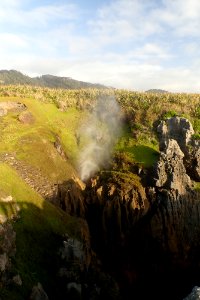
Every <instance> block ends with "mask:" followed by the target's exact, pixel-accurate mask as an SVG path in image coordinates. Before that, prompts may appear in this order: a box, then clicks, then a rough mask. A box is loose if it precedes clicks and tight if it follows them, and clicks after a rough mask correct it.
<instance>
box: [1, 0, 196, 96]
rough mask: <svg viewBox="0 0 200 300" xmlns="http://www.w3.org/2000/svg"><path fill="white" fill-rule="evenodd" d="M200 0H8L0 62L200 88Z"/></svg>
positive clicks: (139, 86) (136, 83) (91, 77)
mask: <svg viewBox="0 0 200 300" xmlns="http://www.w3.org/2000/svg"><path fill="white" fill-rule="evenodd" d="M199 49H200V1H199V0H101V1H100V0H85V1H84V0H74V1H70V0H65V1H64V0H57V1H52V0H43V1H42V0H41V1H38V0H1V3H0V69H16V70H19V71H22V72H23V73H25V74H27V75H30V76H36V75H42V74H53V75H58V76H67V77H72V78H74V79H78V80H82V81H89V82H98V83H102V84H105V85H108V86H113V87H116V88H125V89H131V90H138V91H144V90H147V89H150V88H161V89H165V90H168V91H172V92H173V91H174V92H200V55H199V52H200V51H199Z"/></svg>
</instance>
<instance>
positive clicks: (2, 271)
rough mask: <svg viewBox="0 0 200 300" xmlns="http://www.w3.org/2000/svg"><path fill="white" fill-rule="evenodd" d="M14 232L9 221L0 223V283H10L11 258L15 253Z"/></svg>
mask: <svg viewBox="0 0 200 300" xmlns="http://www.w3.org/2000/svg"><path fill="white" fill-rule="evenodd" d="M15 240H16V233H15V232H14V230H13V227H12V225H11V224H10V223H4V224H0V285H1V286H3V285H5V284H8V283H10V282H11V281H12V280H11V278H10V270H11V258H13V257H14V256H15V253H16V245H15Z"/></svg>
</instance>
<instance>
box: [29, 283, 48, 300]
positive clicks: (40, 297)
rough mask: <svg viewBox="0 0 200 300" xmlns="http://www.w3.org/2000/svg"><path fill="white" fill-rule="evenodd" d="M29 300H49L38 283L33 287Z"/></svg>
mask: <svg viewBox="0 0 200 300" xmlns="http://www.w3.org/2000/svg"><path fill="white" fill-rule="evenodd" d="M29 300H49V298H48V296H47V294H46V292H45V291H44V289H43V287H42V285H41V283H40V282H38V284H37V285H35V286H34V287H33V289H32V292H31V295H30V297H29Z"/></svg>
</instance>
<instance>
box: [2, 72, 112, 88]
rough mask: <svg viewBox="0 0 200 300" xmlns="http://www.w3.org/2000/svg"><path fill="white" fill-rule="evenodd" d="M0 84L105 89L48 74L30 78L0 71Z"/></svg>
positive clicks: (17, 73) (93, 84)
mask: <svg viewBox="0 0 200 300" xmlns="http://www.w3.org/2000/svg"><path fill="white" fill-rule="evenodd" d="M0 84H1V85H12V84H20V85H31V86H40V87H48V88H62V89H81V88H98V89H103V88H104V89H105V88H107V87H106V86H104V85H102V84H98V83H90V82H84V81H79V80H75V79H72V78H71V77H61V76H55V75H50V74H45V75H41V76H36V77H30V76H28V75H25V74H23V73H22V72H19V71H17V70H0Z"/></svg>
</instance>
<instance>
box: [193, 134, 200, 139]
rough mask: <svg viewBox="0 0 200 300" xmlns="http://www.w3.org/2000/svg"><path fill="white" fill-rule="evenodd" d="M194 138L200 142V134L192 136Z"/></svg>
mask: <svg viewBox="0 0 200 300" xmlns="http://www.w3.org/2000/svg"><path fill="white" fill-rule="evenodd" d="M192 138H193V139H194V140H200V133H195V134H193V135H192Z"/></svg>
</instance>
